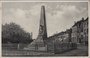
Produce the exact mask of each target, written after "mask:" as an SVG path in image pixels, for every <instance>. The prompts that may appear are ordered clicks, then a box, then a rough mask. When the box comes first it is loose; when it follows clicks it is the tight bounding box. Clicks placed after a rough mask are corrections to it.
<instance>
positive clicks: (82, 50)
mask: <svg viewBox="0 0 90 58" xmlns="http://www.w3.org/2000/svg"><path fill="white" fill-rule="evenodd" d="M2 54H3V56H17V55H18V56H22V55H23V56H88V47H87V46H79V47H77V49H75V50H70V51H67V52H64V53H60V54H54V53H48V52H34V51H14V50H7V51H5V50H3V51H2Z"/></svg>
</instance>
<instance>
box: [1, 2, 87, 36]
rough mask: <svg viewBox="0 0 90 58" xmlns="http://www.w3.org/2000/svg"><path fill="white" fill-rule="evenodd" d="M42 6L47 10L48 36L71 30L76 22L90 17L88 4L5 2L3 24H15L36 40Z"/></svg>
mask: <svg viewBox="0 0 90 58" xmlns="http://www.w3.org/2000/svg"><path fill="white" fill-rule="evenodd" d="M42 5H45V10H46V22H47V32H48V36H51V35H53V34H55V33H56V32H61V31H64V30H66V29H69V28H70V27H71V26H72V25H73V24H74V21H78V20H81V18H82V17H84V18H86V17H88V3H87V2H3V5H2V10H3V12H2V13H3V19H2V22H3V24H5V23H10V22H15V23H16V24H18V25H20V26H21V27H22V28H23V29H24V30H25V31H27V32H32V33H33V38H36V37H37V35H38V29H39V21H40V11H41V6H42Z"/></svg>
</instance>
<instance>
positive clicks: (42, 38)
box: [27, 6, 47, 51]
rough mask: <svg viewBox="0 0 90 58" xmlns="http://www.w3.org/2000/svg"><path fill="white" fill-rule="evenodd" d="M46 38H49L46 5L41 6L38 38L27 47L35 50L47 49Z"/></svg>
mask: <svg viewBox="0 0 90 58" xmlns="http://www.w3.org/2000/svg"><path fill="white" fill-rule="evenodd" d="M46 40H47V28H46V17H45V7H44V6H41V15H40V25H39V33H38V36H37V38H36V39H35V40H34V41H33V42H32V43H31V44H30V45H28V47H27V49H29V50H34V51H47V45H46Z"/></svg>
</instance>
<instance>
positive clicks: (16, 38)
mask: <svg viewBox="0 0 90 58" xmlns="http://www.w3.org/2000/svg"><path fill="white" fill-rule="evenodd" d="M8 42H10V43H16V44H20V43H25V44H27V43H30V42H32V38H31V36H30V33H28V32H25V31H24V30H23V29H22V28H21V27H20V26H19V25H17V24H15V23H10V24H5V25H2V43H8Z"/></svg>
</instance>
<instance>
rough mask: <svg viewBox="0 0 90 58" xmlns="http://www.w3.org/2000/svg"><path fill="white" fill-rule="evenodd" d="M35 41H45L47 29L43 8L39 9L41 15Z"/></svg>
mask: <svg viewBox="0 0 90 58" xmlns="http://www.w3.org/2000/svg"><path fill="white" fill-rule="evenodd" d="M37 39H43V40H45V39H47V28H46V16H45V7H44V6H42V7H41V15H40V26H39V34H38V37H37Z"/></svg>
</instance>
